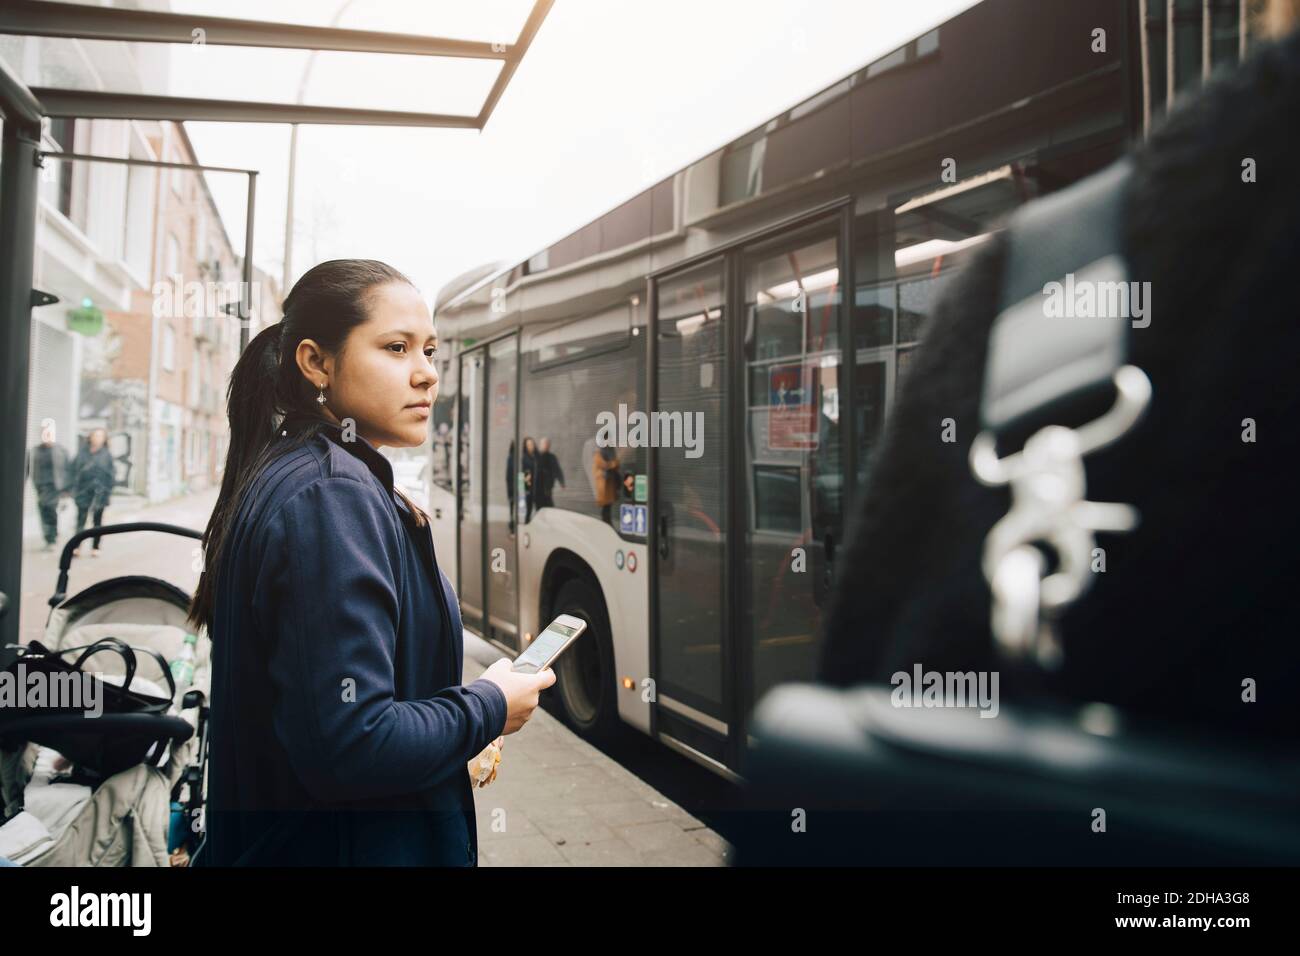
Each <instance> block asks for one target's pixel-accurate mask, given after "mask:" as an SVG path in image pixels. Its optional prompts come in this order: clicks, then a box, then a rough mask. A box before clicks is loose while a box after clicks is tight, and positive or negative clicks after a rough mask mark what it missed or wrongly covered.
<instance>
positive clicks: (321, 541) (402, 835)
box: [190, 259, 555, 866]
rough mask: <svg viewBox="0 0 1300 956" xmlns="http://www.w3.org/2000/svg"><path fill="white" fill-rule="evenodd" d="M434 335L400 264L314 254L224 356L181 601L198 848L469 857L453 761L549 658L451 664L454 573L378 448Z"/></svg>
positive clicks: (486, 738) (514, 702) (418, 375)
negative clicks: (199, 648) (196, 753)
mask: <svg viewBox="0 0 1300 956" xmlns="http://www.w3.org/2000/svg"><path fill="white" fill-rule="evenodd" d="M436 345H437V337H436V335H435V333H434V329H433V324H432V321H431V319H430V316H429V311H428V309H427V308H426V307H425V305H424V302H423V301H422V300H421V298H420V296H419V293H418V292H417V291H416V290H415V289H414V287H413V286H412V285H411V283H410V282H409V280H407V279H406V278H405V277H404V276H403V275H402V274H401V273H399V272H397V271H396V270H395V269H393V268H391V267H390V266H387V265H385V264H383V263H381V262H375V261H372V260H357V259H346V260H334V261H330V262H324V263H321V264H320V265H318V266H316V267H315V268H313V269H311V270H310V271H308V272H307V273H306V274H305V275H303V277H302V278H301V279H299V280H298V282H297V284H296V285H295V286H294V287H293V290H292V291H291V292H290V293H289V296H288V298H287V299H285V302H284V319H283V320H282V321H281V322H280V323H279V324H278V325H273V326H270V327H268V328H266V329H264V330H263V331H262V332H261V333H259V334H258V335H257V336H256V337H255V338H254V339H253V341H252V342H250V343H249V345H248V348H247V349H246V350H245V352H244V354H243V355H242V356H241V357H240V359H239V362H238V364H237V365H236V366H235V369H234V372H233V374H232V376H231V381H230V386H229V391H228V407H229V417H230V449H229V455H228V458H227V461H226V468H225V474H224V477H223V479H222V484H221V492H220V495H219V497H218V499H217V503H216V506H215V508H214V510H213V513H212V518H211V520H210V521H209V523H208V527H207V531H206V532H205V534H204V538H203V543H204V548H205V564H206V570H205V572H204V574H203V575H202V576H201V578H200V580H199V587H198V590H197V592H196V594H195V596H194V600H193V603H192V605H191V608H190V620H191V621H192V622H193V623H195V624H196V625H197V624H203V625H206V627H207V629H208V632H209V634H210V635H211V637H212V642H213V657H212V711H211V713H212V723H211V739H210V744H211V749H210V756H209V782H208V804H207V813H206V828H207V838H206V843H205V845H204V847H203V849H202V850H201V852H200V854H199V857H198V860H197V862H198V864H199V865H208V866H223V865H252V864H275V865H284V864H301V865H332V864H341V865H382V864H405V865H447V866H474V865H476V855H477V834H476V829H475V816H474V801H473V795H472V792H471V784H470V780H469V775H468V772H467V763H468V762H469V761H470V760H471V759H472V758H474V757H475V755H477V754H479V753H480V752H481V751H483V750H484V749H485V748H486V747H487V746H488V745H489V744H490V743H492V742H493V741H494V740H497V739H498V738H499V736H500V735H503V734H511V733H514V732H515V731H517V730H519V729H520V728H521V727H522V726H523V725H524V723H525V722H526V721H527V720H528V719H529V717H530V716H531V715H532V712H533V710H534V709H535V708H536V706H537V701H538V694H539V693H540V691H541V690H542V689H543V688H545V687H548V686H550V685H551V684H552V683H554V680H555V676H554V674H553V673H552V672H551V671H549V670H547V671H543V672H542V673H541V674H538V675H532V676H529V675H523V674H516V673H513V672H512V671H511V669H510V661H509V660H508V659H505V658H503V659H501V660H499V661H497V662H496V663H495V664H493V665H492V666H491V667H490V668H488V670H487V672H486V673H485V674H484V675H483V677H481V678H480V679H478V680H476V681H473V682H472V683H470V684H466V685H463V686H462V685H461V684H460V680H461V668H462V655H463V646H462V635H461V619H460V610H459V607H458V605H457V601H456V595H455V594H454V592H453V591H452V589H451V584H450V582H449V581H448V580H447V578H446V576H445V575H443V573H442V572H441V570H440V569H439V568H438V562H437V558H436V556H435V554H434V551H433V541H432V537H431V535H430V528H429V523H428V516H427V515H426V514H425V513H424V512H423V511H422V510H421V509H420V508H419V506H417V505H416V504H415V503H414V502H412V501H411V500H410V499H409V498H407V497H406V496H405V495H404V494H403V493H402V492H401V490H400V489H398V488H396V487H395V486H394V485H393V471H392V467H391V465H390V463H389V461H388V459H387V458H385V457H384V456H383V455H381V454H380V453H379V451H378V449H379V448H380V447H383V446H389V447H397V448H400V447H413V446H417V445H420V444H422V443H423V442H424V439H425V437H426V433H427V431H428V427H429V417H430V412H431V407H432V403H433V401H434V399H435V398H436V397H437V393H438V376H437V373H436V372H435V364H434V360H433V355H434V352H435V351H436ZM280 416H283V420H282V421H280V422H276V419H277V418H279V417H280Z"/></svg>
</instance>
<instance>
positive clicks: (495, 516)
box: [483, 336, 532, 650]
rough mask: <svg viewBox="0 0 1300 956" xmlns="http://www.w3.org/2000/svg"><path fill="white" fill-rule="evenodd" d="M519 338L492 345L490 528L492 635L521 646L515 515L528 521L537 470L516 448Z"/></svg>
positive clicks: (487, 515)
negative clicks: (528, 478)
mask: <svg viewBox="0 0 1300 956" xmlns="http://www.w3.org/2000/svg"><path fill="white" fill-rule="evenodd" d="M516 341H517V340H516V339H515V337H514V336H511V337H510V338H507V339H502V340H501V341H499V342H494V343H493V344H492V345H490V346H488V374H487V394H488V398H487V405H488V407H487V415H488V418H487V421H486V423H485V424H486V434H487V505H486V506H485V509H484V520H483V524H484V529H485V531H486V532H487V549H488V554H487V572H486V573H487V591H488V603H487V613H488V634H489V635H490V636H491V637H493V638H495V639H496V640H498V641H501V642H502V643H503V644H506V645H507V646H509V647H515V648H516V649H518V650H522V649H523V648H521V647H518V643H517V641H516V632H517V629H516V627H515V622H516V617H515V615H516V592H515V589H516V567H517V555H516V553H515V519H516V513H517V514H518V517H519V518H521V519H524V520H527V519H526V516H525V509H524V500H525V495H524V487H523V482H524V475H525V473H526V471H527V472H531V470H532V465H531V462H532V455H531V454H530V453H529V452H528V450H527V449H525V453H524V457H523V460H522V461H521V460H520V458H519V456H518V455H517V453H516V450H515V370H516V368H517V365H518V353H517V349H516Z"/></svg>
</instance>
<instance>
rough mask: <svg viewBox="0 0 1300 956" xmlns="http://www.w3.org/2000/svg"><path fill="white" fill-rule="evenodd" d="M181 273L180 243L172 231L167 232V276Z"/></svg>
mask: <svg viewBox="0 0 1300 956" xmlns="http://www.w3.org/2000/svg"><path fill="white" fill-rule="evenodd" d="M180 274H181V244H180V242H179V241H177V239H176V236H175V235H174V234H173V233H168V234H167V278H169V279H170V278H171V277H172V276H175V275H180Z"/></svg>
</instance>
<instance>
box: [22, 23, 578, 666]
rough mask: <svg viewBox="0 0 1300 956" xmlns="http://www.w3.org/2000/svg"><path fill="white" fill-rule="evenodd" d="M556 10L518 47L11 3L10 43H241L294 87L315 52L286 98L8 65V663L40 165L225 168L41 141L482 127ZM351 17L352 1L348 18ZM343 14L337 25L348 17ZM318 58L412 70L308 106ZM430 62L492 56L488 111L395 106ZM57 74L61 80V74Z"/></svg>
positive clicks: (215, 74)
mask: <svg viewBox="0 0 1300 956" xmlns="http://www.w3.org/2000/svg"><path fill="white" fill-rule="evenodd" d="M553 2H554V0H535V2H534V3H533V5H532V7H531V9H530V10H529V12H528V14H527V17H526V19H525V20H524V21H523V24H522V26H521V27H520V28H519V30H518V35H517V37H516V38H515V39H514V40H513V41H511V42H503V41H502V40H501V38H489V39H483V40H467V39H457V38H448V37H439V36H427V35H421V34H418V33H407V32H377V31H367V30H353V29H341V28H338V27H335V26H317V25H308V24H294V23H278V22H263V21H259V20H247V19H234V18H230V17H218V16H209V15H204V14H195V13H172V12H155V11H152V10H141V9H133V8H125V7H102V6H89V5H82V4H76V3H64V2H53V0H6V2H5V3H4V4H3V5H0V36H13V37H34V38H44V42H47V43H49V44H52V45H54V49H55V50H56V51H57V49H58V45H61V44H62V45H67V44H76V43H78V42H81V43H92V44H99V43H140V44H171V45H173V47H172V48H173V49H181V48H190V49H191V50H192V49H193V48H195V47H203V48H209V47H210V48H214V49H220V48H243V49H245V50H250V49H251V50H257V51H259V54H258V55H259V56H260V57H261V60H260V62H262V63H263V64H268V63H269V64H271V66H270V72H269V73H268V76H270V75H274V76H276V77H280V78H283V77H284V76H288V77H290V78H291V79H292V80H296V79H297V77H298V74H299V72H300V69H299V66H298V64H299V63H300V62H301V61H302V60H303V56H304V53H306V54H307V64H306V67H305V69H302V70H301V73H302V80H301V82H300V84H299V86H298V90H297V96H296V97H293V96H291V95H289V94H288V92H286V93H285V95H283V96H282V97H280V98H278V99H271V100H268V101H251V100H248V99H230V98H223V97H221V96H219V95H207V93H209V92H210V93H212V94H219V93H221V92H222V88H221V74H220V71H217V70H213V71H210V72H211V76H210V80H211V83H210V84H209V86H210V90H205V91H204V92H205V95H202V96H174V95H168V93H167V91H149V90H143V91H141V90H123V89H104V88H85V86H86V84H77V83H75V82H70V83H67V84H66V85H40V84H39V83H33V82H31V81H30V80H29V79H28V78H27V77H25V76H24V73H23V68H22V67H21V66H15V65H13V64H10V63H7V62H5V60H4V59H3V57H0V118H2V119H3V124H4V130H3V152H2V153H0V666H4V665H5V664H6V663H7V662H8V661H9V660H10V659H11V655H12V651H10V650H7V649H5V648H4V647H3V645H8V644H16V643H18V639H19V610H20V601H21V598H22V584H21V582H22V562H23V492H24V488H23V485H24V481H25V474H24V470H25V469H24V465H25V461H26V457H27V447H26V443H27V407H28V390H29V386H30V374H29V372H30V370H29V355H30V348H31V324H32V309H33V307H34V306H38V305H42V304H46V303H48V302H49V301H50V297H48V296H47V295H46V294H45V293H43V292H41V291H40V290H38V289H35V288H33V269H34V261H35V242H36V220H37V216H36V211H37V203H38V181H39V178H40V173H41V167H42V165H43V163H44V162H45V159H46V157H47V156H57V157H58V158H59V159H61V160H68V161H86V162H117V163H127V164H141V165H148V166H157V167H162V168H183V169H188V170H195V171H199V172H202V171H205V170H214V169H218V168H219V167H204V166H196V165H193V164H181V163H168V162H164V161H155V160H144V159H128V158H121V157H106V156H94V155H81V154H76V153H67V152H59V151H55V150H47V149H45V144H44V143H43V139H42V124H43V121H44V120H46V119H57V118H76V119H88V120H89V119H120V120H155V121H174V122H182V121H185V120H193V121H204V122H228V123H282V124H331V125H349V126H363V127H369V126H403V127H425V128H429V127H439V128H451V129H469V130H482V129H483V128H484V127H485V126H486V124H487V122H488V120H489V118H490V117H491V116H492V112H493V110H494V109H495V108H496V105H497V103H498V102H499V101H500V99H501V96H502V94H503V93H504V92H505V90H506V88H507V86H509V84H510V82H511V80H512V78H513V76H514V74H515V71H516V69H517V68H518V66H519V63H520V61H521V60H522V59H523V57H524V55H525V54H526V53H527V51H528V48H529V45H530V44H531V43H532V41H533V38H534V37H535V36H536V34H537V31H538V30H539V29H540V28H541V25H542V23H543V22H544V20H545V19H546V16H547V14H548V13H549V11H550V8H551V6H552V4H553ZM213 6H214V7H215V6H216V4H215V3H214V4H213ZM344 6H346V4H345V5H344ZM343 9H344V7H340V8H339V10H340V12H341V11H342V10H343ZM335 19H336V21H337V19H338V17H337V16H336V17H335ZM275 51H280V52H279V53H276V52H275ZM319 54H324V55H325V56H327V57H328V56H334V57H336V58H337V59H336V62H335V65H336V67H338V68H340V69H354V70H355V69H356V66H357V62H358V60H357V55H364V57H365V61H366V62H369V63H374V64H377V65H378V66H377V67H376V75H379V74H381V73H382V65H383V64H385V63H391V64H401V65H402V66H403V67H404V68H403V69H401V70H395V71H394V74H395V76H396V77H397V78H398V84H400V85H394V86H392V87H389V88H385V89H384V90H383V91H382V92H379V93H376V94H375V96H376V98H377V99H382V100H384V101H385V102H384V103H376V104H374V105H370V104H366V105H361V106H358V105H329V104H320V103H304V102H303V99H304V97H303V90H304V89H305V87H306V76H307V73H308V72H309V71H310V69H311V68H312V65H313V64H314V62H315V61H316V59H317V56H318V55H319ZM277 56H278V57H283V58H284V59H282V60H280V61H279V66H280V67H282V68H280V69H277V68H276V62H277V61H276V60H275V59H274V58H275V57H277ZM267 57H270V58H271V59H269V60H268V59H267ZM349 57H350V59H348V58H349ZM432 60H441V61H454V62H462V63H469V62H470V61H479V63H480V64H482V63H483V62H484V61H486V62H487V65H488V67H490V68H491V69H492V70H494V71H495V75H494V76H489V77H488V78H487V85H488V89H487V94H486V97H485V98H484V99H483V101H482V104H481V106H480V107H479V109H478V110H477V112H475V113H470V114H463V113H455V112H447V113H442V112H426V111H424V110H422V109H420V108H408V109H393V108H390V107H391V101H392V100H394V99H402V98H403V97H404V98H406V99H407V100H410V101H412V104H411V105H413V106H414V107H419V106H420V105H422V101H423V100H424V98H425V96H429V97H432V96H433V94H435V93H436V92H437V91H436V90H435V89H426V88H424V87H422V86H421V85H420V84H419V82H418V81H416V82H412V81H411V77H412V73H411V71H410V69H409V67H410V65H411V64H413V63H414V64H418V63H421V62H429V61H432ZM51 72H53V73H54V74H55V75H56V76H57V75H58V71H51ZM371 78H372V79H373V78H374V77H373V76H372V77H371ZM391 78H392V77H390V79H391ZM109 79H110V81H111V78H109ZM403 81H404V82H403ZM104 85H108V83H107V82H106V83H105V84H104ZM268 85H272V84H268ZM369 85H370V87H371V88H372V89H375V90H378V89H379V86H378V85H377V84H374V83H372V84H369ZM358 86H359V87H364V86H365V85H364V84H358ZM220 169H221V171H223V172H238V173H244V174H246V175H247V177H248V213H247V219H246V223H245V237H244V238H245V244H244V255H243V276H242V278H243V281H242V284H241V288H242V290H243V291H242V293H241V300H240V303H239V305H238V312H239V315H238V318H239V320H240V326H241V337H240V348H241V349H242V348H243V347H244V346H245V345H246V344H247V341H248V326H249V290H250V288H251V284H252V281H253V256H252V250H253V230H254V217H253V202H254V197H255V186H256V175H257V173H256V171H255V170H240V169H230V168H220Z"/></svg>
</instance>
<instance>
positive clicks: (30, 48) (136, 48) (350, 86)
mask: <svg viewBox="0 0 1300 956" xmlns="http://www.w3.org/2000/svg"><path fill="white" fill-rule="evenodd" d="M0 59H3V60H4V61H5V62H6V63H7V64H8V65H9V67H10V69H12V70H14V71H15V72H17V73H20V75H21V78H22V79H23V81H24V82H25V83H27V84H28V85H29V86H48V87H53V88H55V89H69V90H99V91H104V92H110V93H149V94H153V95H159V96H186V97H199V98H202V99H219V100H240V101H249V102H265V103H299V102H301V103H305V104H307V105H310V106H339V107H352V108H360V109H388V110H409V111H412V112H420V113H450V114H453V115H458V116H472V115H475V114H477V113H478V111H479V109H480V108H481V107H482V104H483V102H484V100H485V99H486V97H487V94H488V91H489V90H490V89H491V88H492V84H493V83H494V82H495V81H496V78H497V75H498V74H499V73H500V71H501V61H499V60H489V59H469V58H460V57H457V58H451V57H433V56H410V55H405V54H393V53H349V52H342V51H334V50H323V51H311V50H288V49H269V48H266V47H235V46H207V45H204V44H199V43H193V44H179V43H121V42H118V41H109V40H70V39H63V38H50V37H18V36H11V35H3V36H0ZM359 77H364V78H365V81H364V82H359V81H358V78H359Z"/></svg>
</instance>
